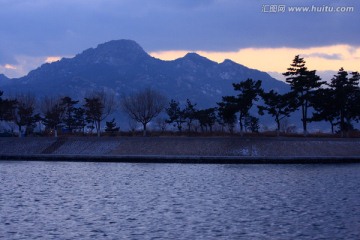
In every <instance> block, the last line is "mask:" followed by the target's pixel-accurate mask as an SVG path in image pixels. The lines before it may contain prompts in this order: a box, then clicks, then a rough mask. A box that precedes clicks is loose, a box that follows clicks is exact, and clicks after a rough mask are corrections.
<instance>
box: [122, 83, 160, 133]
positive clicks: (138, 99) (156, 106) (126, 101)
mask: <svg viewBox="0 0 360 240" xmlns="http://www.w3.org/2000/svg"><path fill="white" fill-rule="evenodd" d="M166 103H167V100H166V97H165V96H164V95H162V94H161V93H159V92H157V91H155V90H152V89H151V88H145V89H144V90H141V91H139V92H137V93H133V94H131V95H128V96H123V97H122V99H121V107H122V109H123V111H124V112H125V113H127V114H128V115H129V117H130V118H131V119H133V120H135V121H136V122H139V123H141V124H142V125H143V135H144V136H146V126H147V124H148V123H149V122H151V120H152V119H154V118H155V117H156V116H158V115H159V114H160V113H161V112H162V111H163V110H164V108H165V105H166Z"/></svg>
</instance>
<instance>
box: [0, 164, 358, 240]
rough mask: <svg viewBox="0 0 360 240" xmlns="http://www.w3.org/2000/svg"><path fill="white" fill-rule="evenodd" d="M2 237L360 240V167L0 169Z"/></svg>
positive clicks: (52, 166) (56, 166)
mask: <svg viewBox="0 0 360 240" xmlns="http://www.w3.org/2000/svg"><path fill="white" fill-rule="evenodd" d="M0 182H1V183H0V239H38V238H39V239H360V165H359V164H348V165H345V164H344V165H192V164H189V165H185V164H127V163H69V162H0Z"/></svg>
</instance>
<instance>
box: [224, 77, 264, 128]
mask: <svg viewBox="0 0 360 240" xmlns="http://www.w3.org/2000/svg"><path fill="white" fill-rule="evenodd" d="M233 87H234V90H235V91H239V92H240V93H239V94H238V95H237V96H226V97H223V102H224V104H225V105H231V106H233V107H234V109H236V111H237V112H238V113H239V125H240V133H241V135H242V134H243V131H244V126H245V118H246V117H247V116H248V115H249V111H250V109H251V107H252V106H253V103H254V101H257V100H258V99H259V98H258V96H259V94H260V93H261V92H262V89H261V81H260V80H258V81H254V80H252V79H250V78H249V79H247V80H246V81H243V82H240V83H237V84H235V83H233Z"/></svg>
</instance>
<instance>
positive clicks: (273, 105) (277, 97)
mask: <svg viewBox="0 0 360 240" xmlns="http://www.w3.org/2000/svg"><path fill="white" fill-rule="evenodd" d="M260 95H261V97H262V99H263V100H264V104H265V105H263V106H258V109H259V114H260V115H264V111H265V112H267V113H268V114H270V115H271V116H272V117H274V118H275V122H276V125H277V134H278V135H279V132H280V122H281V120H282V119H284V118H286V117H289V116H290V114H291V113H292V112H294V111H295V110H296V102H295V101H294V94H293V93H291V92H290V93H286V94H279V93H277V92H275V91H274V90H271V91H270V92H268V93H266V92H262V93H261V94H260Z"/></svg>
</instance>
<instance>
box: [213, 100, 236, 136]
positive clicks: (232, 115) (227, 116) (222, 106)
mask: <svg viewBox="0 0 360 240" xmlns="http://www.w3.org/2000/svg"><path fill="white" fill-rule="evenodd" d="M217 104H218V106H219V107H218V122H219V124H220V125H221V126H222V127H227V128H228V130H229V132H230V133H233V131H234V127H235V123H236V112H237V110H236V106H235V105H234V104H232V103H228V102H220V103H217Z"/></svg>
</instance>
